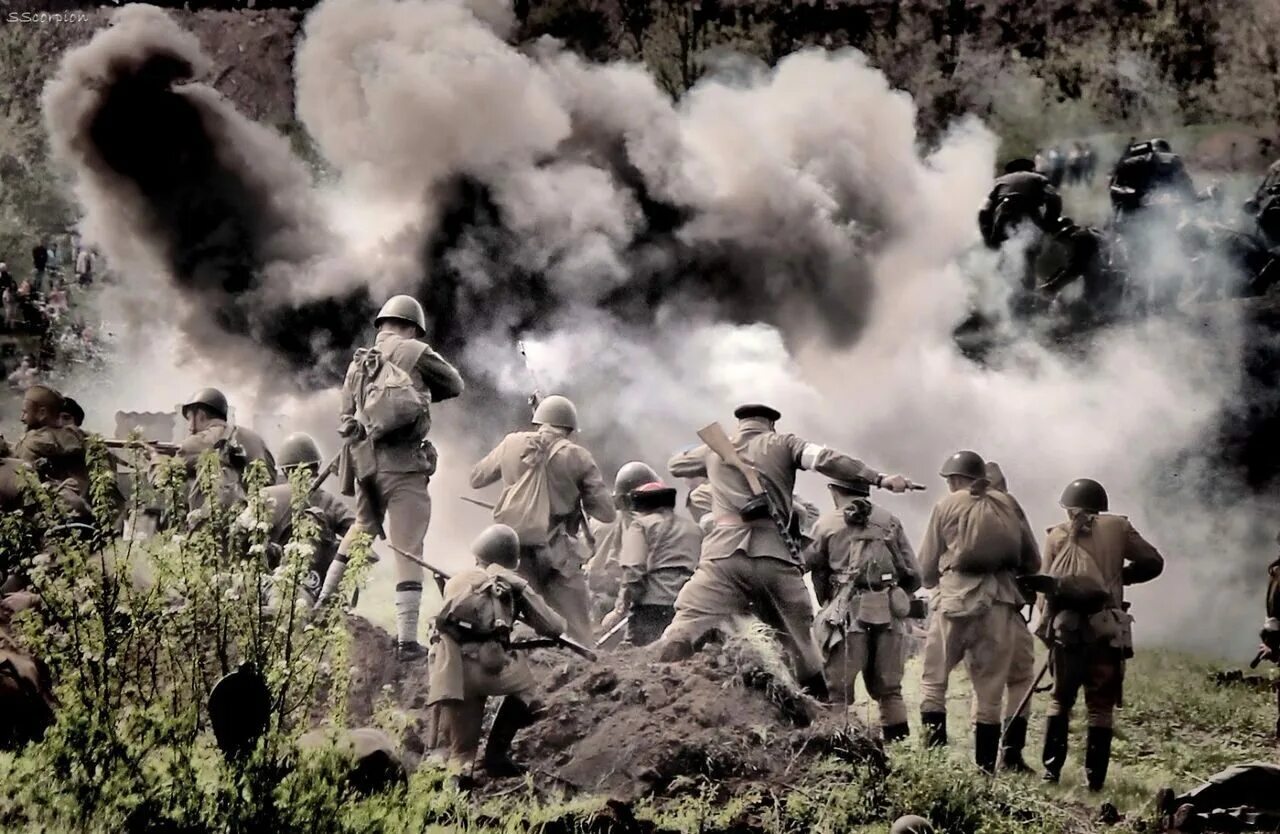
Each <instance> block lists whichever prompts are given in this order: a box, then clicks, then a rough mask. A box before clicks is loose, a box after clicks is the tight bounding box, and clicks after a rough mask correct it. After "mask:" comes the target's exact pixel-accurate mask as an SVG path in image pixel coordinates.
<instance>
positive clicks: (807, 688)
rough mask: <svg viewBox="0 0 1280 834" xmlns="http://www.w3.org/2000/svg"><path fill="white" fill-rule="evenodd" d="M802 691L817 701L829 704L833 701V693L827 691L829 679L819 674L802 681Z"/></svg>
mask: <svg viewBox="0 0 1280 834" xmlns="http://www.w3.org/2000/svg"><path fill="white" fill-rule="evenodd" d="M800 689H801V690H802V691H803V692H804V693H805V694H806V695H808V696H809V697H810V698H813V699H814V700H815V701H821V702H822V703H824V704H825V703H828V702H830V701H831V692H830V691H828V689H827V679H826V678H825V677H823V675H822V673H821V672H819V673H818V674H816V675H810V676H809V677H807V678H805V679H804V680H802V681H800Z"/></svg>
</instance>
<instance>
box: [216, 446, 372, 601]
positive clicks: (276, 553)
mask: <svg viewBox="0 0 1280 834" xmlns="http://www.w3.org/2000/svg"><path fill="white" fill-rule="evenodd" d="M277 463H279V465H280V471H281V473H282V475H283V477H284V483H280V484H273V485H272V486H268V487H263V488H262V497H263V499H264V500H265V502H266V507H267V511H268V512H269V513H270V516H269V520H270V522H271V531H270V533H269V534H268V539H267V540H268V542H269V543H270V544H271V545H273V547H272V548H271V551H272V556H271V558H270V560H269V562H270V567H272V568H276V567H278V566H279V562H280V550H281V548H283V547H284V546H285V545H286V544H288V543H289V540H290V539H291V538H293V484H292V483H290V480H289V478H290V476H291V475H292V473H293V472H294V470H297V469H305V470H307V471H308V472H309V473H310V475H311V478H312V483H314V482H315V480H314V479H316V478H318V477H319V474H320V447H319V446H317V445H316V442H315V440H314V439H313V438H312V437H311V435H309V434H304V433H302V432H298V433H296V434H291V435H289V436H288V437H286V438H285V441H284V443H283V444H282V445H281V446H280V458H279V460H278V461H277ZM248 512H249V511H248V510H247V509H246V510H245V514H242V515H241V522H242V524H252V523H253V519H252V518H250V517H249V516H248V515H247V514H248ZM306 512H307V513H308V514H309V515H310V516H311V517H312V518H313V519H314V520H315V522H316V525H317V527H318V528H319V529H318V530H317V536H318V538H317V540H316V541H315V542H312V546H313V547H314V552H313V555H312V557H311V564H310V566H309V567H308V570H307V573H306V575H305V576H303V577H302V581H301V588H300V590H301V592H302V594H303V597H304V599H305V600H306V602H307V604H308V605H314V604H315V601H316V599H317V598H318V596H319V594H320V583H321V582H322V581H323V579H324V577H325V576H326V575H327V573H328V570H329V565H330V563H331V562H332V561H333V556H334V553H335V552H336V551H337V549H338V542H339V541H341V540H342V539H343V537H345V536H346V534H347V531H348V530H350V529H351V525H352V524H354V523H355V520H356V517H355V513H354V512H352V510H351V508H350V507H348V506H347V505H346V504H344V503H342V502H341V501H340V500H338V498H337V497H336V496H334V495H333V494H331V493H329V492H326V491H324V490H323V489H314V490H313V491H312V492H311V494H310V495H309V496H307V510H306Z"/></svg>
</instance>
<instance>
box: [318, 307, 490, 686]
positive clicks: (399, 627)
mask: <svg viewBox="0 0 1280 834" xmlns="http://www.w3.org/2000/svg"><path fill="white" fill-rule="evenodd" d="M374 326H375V327H377V328H378V335H377V336H376V337H375V339H374V343H373V345H372V347H369V348H364V349H361V350H358V351H356V355H355V358H354V359H352V361H351V365H350V367H349V368H348V369H347V377H346V380H345V381H344V383H343V386H342V412H341V425H340V427H339V433H340V434H341V435H342V436H343V437H344V438H346V441H347V443H346V446H345V448H344V453H343V457H342V473H341V475H340V477H341V479H342V489H343V493H344V494H346V495H351V494H354V495H355V496H356V523H355V524H353V525H352V526H351V528H350V529H349V530H348V531H347V535H346V536H344V537H343V539H342V544H341V545H340V546H339V547H338V553H337V555H336V556H335V557H334V559H333V562H332V563H331V564H330V565H329V570H328V573H327V574H326V575H325V579H324V586H323V587H322V588H321V590H320V597H319V599H318V601H317V603H316V604H317V605H322V604H324V603H325V602H326V601H327V600H329V599H331V598H332V597H333V596H334V594H335V593H336V592H337V590H338V587H339V585H340V584H341V582H342V577H343V574H344V573H345V571H346V568H347V561H348V557H349V556H350V554H351V547H352V545H353V544H354V543H355V537H356V536H357V535H360V534H361V533H369V534H372V535H377V536H381V537H383V538H385V539H386V540H387V541H388V543H389V544H390V545H391V547H392V549H393V550H394V551H395V554H396V556H395V560H396V654H397V656H398V657H399V658H400V659H401V660H406V661H408V660H416V659H418V658H421V657H423V656H425V654H426V651H425V649H423V647H422V645H421V644H420V643H419V642H418V613H419V609H420V608H421V606H422V566H421V565H420V564H418V562H417V561H416V560H419V559H421V558H422V547H423V539H425V538H426V536H427V527H428V526H429V525H430V524H431V495H430V493H429V491H428V487H429V485H430V483H431V476H432V475H433V474H435V471H436V450H435V446H433V445H432V444H431V441H430V440H428V439H427V433H428V432H429V431H430V430H431V409H430V404H431V403H439V402H444V401H446V400H451V399H453V398H454V397H457V396H459V395H460V394H461V393H462V391H463V389H464V388H465V385H464V384H463V381H462V376H461V375H460V374H459V373H458V371H457V370H456V369H455V368H454V367H453V365H450V364H449V363H448V362H447V361H446V360H445V359H444V357H442V356H441V355H440V354H438V353H436V352H435V351H434V350H432V348H431V346H430V345H428V344H427V343H426V342H424V341H423V340H422V338H423V336H424V335H425V334H426V332H427V315H426V312H425V311H424V310H423V309H422V305H421V304H419V303H418V300H417V299H415V298H413V297H411V296H407V295H397V296H393V297H392V298H390V299H388V301H387V303H386V304H384V305H383V306H382V309H381V310H380V311H379V312H378V315H377V316H376V317H375V318H374Z"/></svg>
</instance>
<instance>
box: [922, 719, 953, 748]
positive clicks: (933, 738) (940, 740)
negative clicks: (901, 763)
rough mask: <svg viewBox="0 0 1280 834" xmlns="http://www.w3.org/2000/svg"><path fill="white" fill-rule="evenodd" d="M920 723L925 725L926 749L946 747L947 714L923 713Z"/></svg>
mask: <svg viewBox="0 0 1280 834" xmlns="http://www.w3.org/2000/svg"><path fill="white" fill-rule="evenodd" d="M920 723H921V724H923V725H924V746H925V747H946V745H947V714H946V713H945V712H922V713H920Z"/></svg>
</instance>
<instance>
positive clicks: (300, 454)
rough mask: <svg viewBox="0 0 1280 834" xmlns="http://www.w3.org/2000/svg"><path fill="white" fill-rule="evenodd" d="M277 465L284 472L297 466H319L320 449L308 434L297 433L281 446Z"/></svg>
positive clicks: (287, 438)
mask: <svg viewBox="0 0 1280 834" xmlns="http://www.w3.org/2000/svg"><path fill="white" fill-rule="evenodd" d="M276 464H277V465H278V466H279V467H280V468H281V469H283V470H286V471H287V470H289V469H293V468H294V467H295V466H319V465H320V447H319V446H317V445H316V441H315V440H314V439H312V437H311V435H309V434H307V433H306V432H295V433H294V434H291V435H289V436H288V437H286V438H285V439H284V443H283V444H281V446H280V454H279V455H277V456H276Z"/></svg>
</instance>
